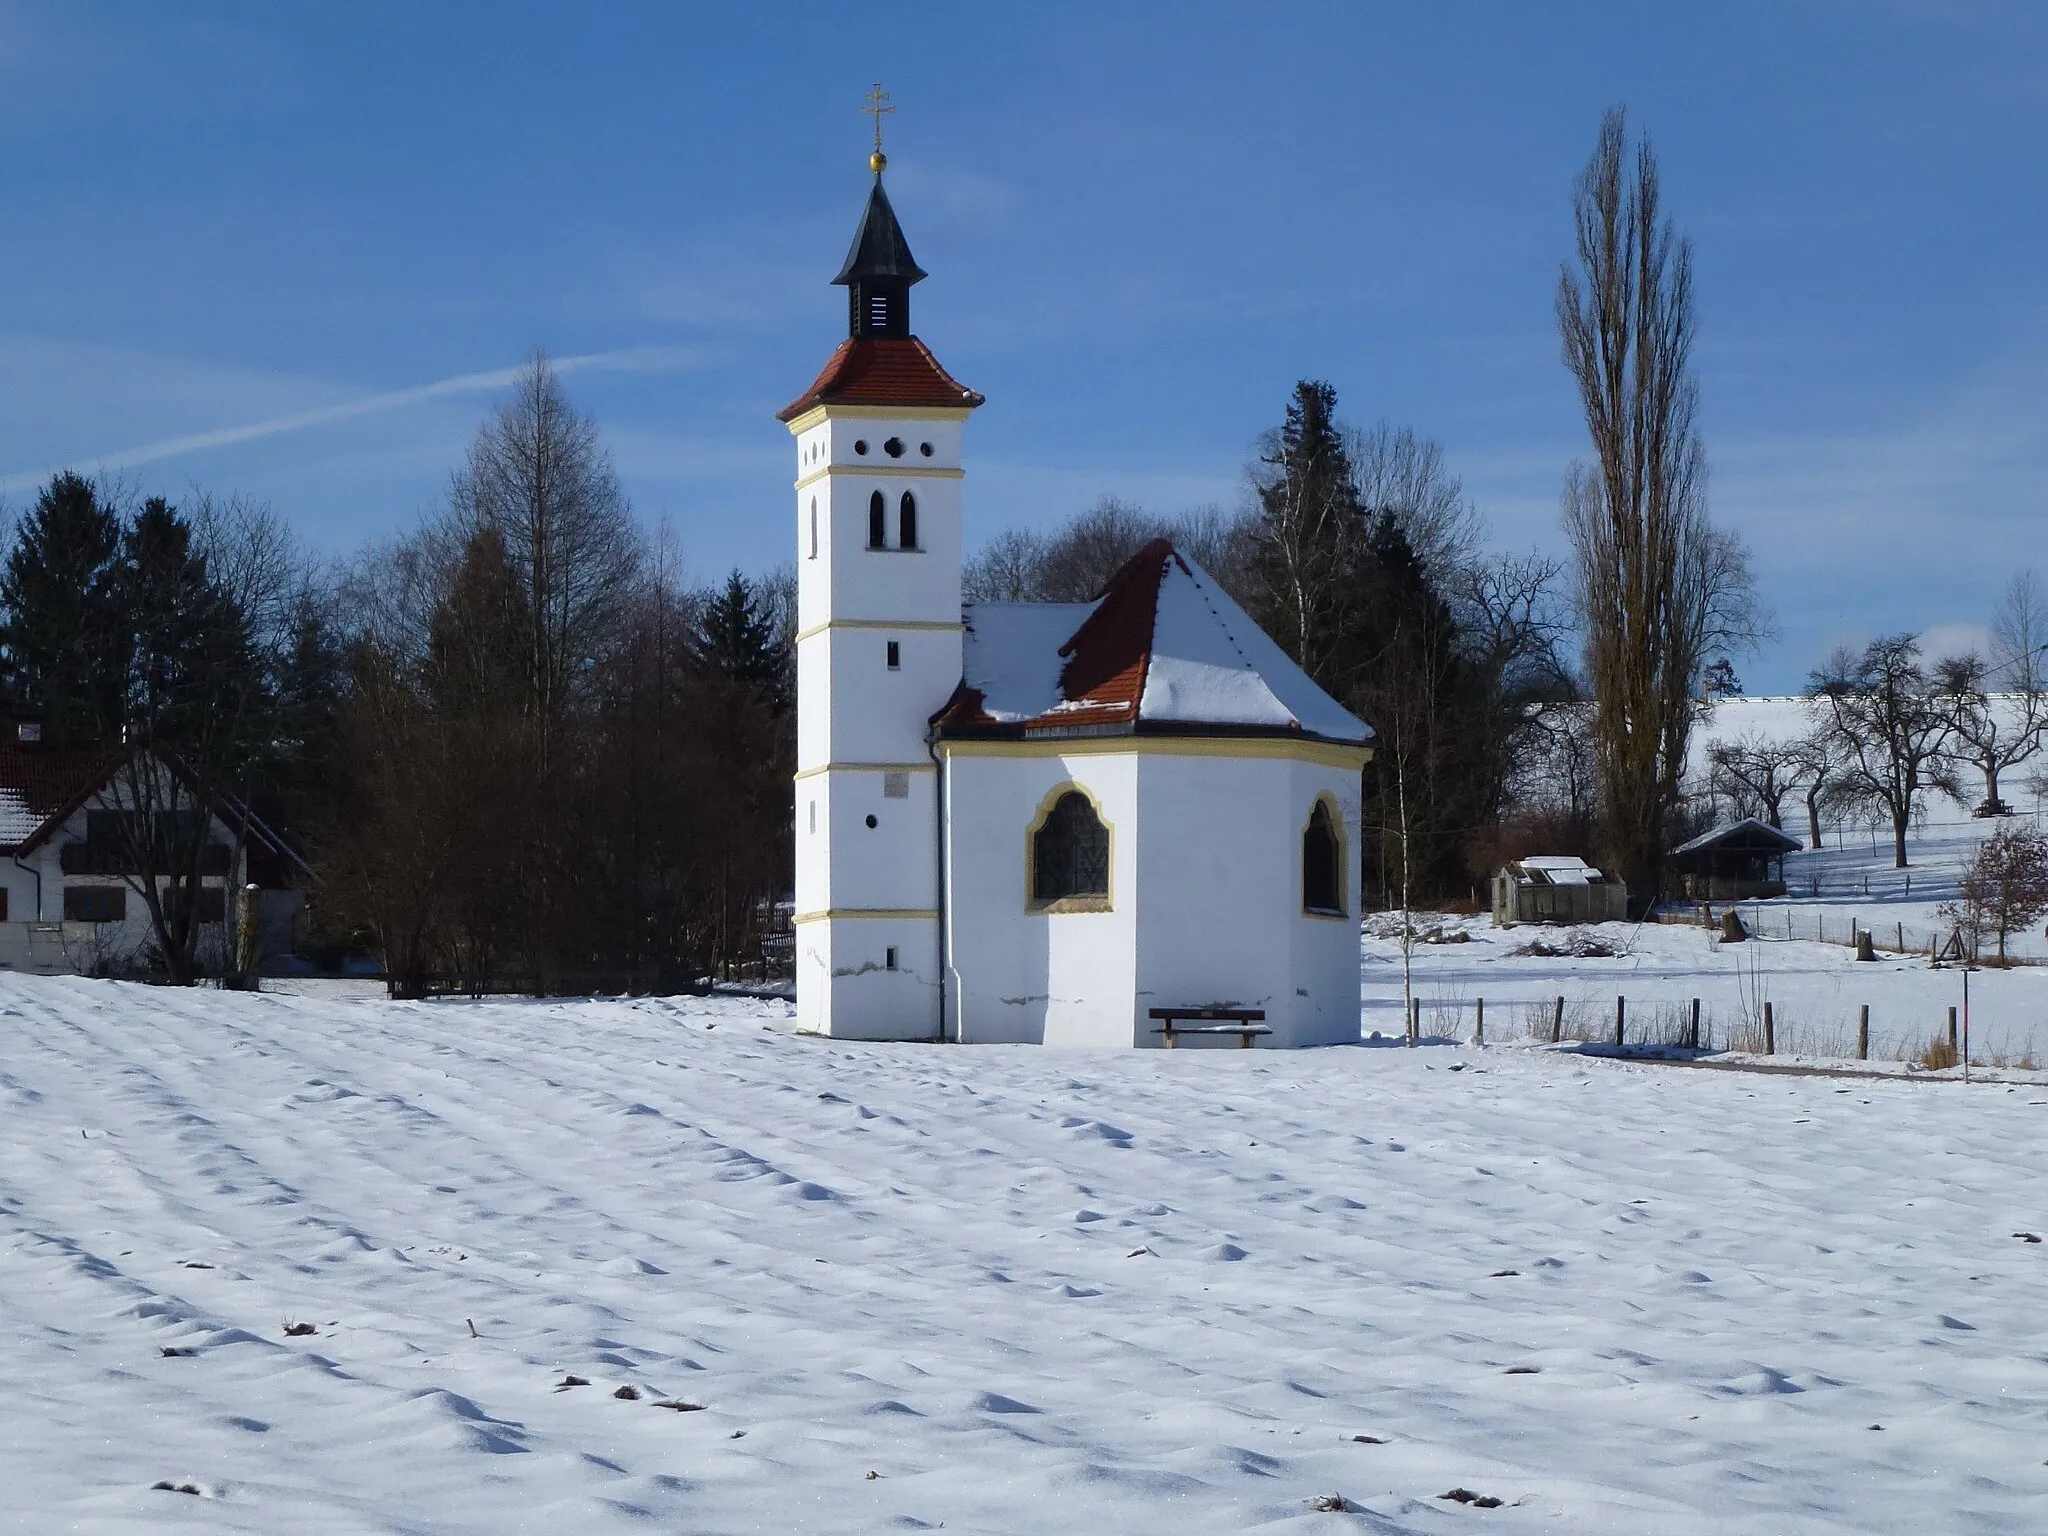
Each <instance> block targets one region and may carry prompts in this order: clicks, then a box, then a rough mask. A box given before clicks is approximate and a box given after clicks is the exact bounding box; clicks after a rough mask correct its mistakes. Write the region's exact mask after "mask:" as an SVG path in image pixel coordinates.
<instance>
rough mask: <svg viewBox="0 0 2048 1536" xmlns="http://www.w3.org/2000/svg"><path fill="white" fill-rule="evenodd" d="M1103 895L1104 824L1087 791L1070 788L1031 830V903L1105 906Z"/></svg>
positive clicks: (1105, 869) (1105, 876)
mask: <svg viewBox="0 0 2048 1536" xmlns="http://www.w3.org/2000/svg"><path fill="white" fill-rule="evenodd" d="M1108 897H1109V828H1107V827H1105V826H1104V825H1103V824H1102V818H1101V817H1099V816H1097V815H1096V814H1095V807H1094V805H1093V804H1091V803H1090V802H1089V799H1088V797H1087V796H1086V795H1084V794H1082V793H1081V791H1079V790H1078V789H1070V790H1068V791H1066V792H1065V793H1064V794H1062V795H1061V796H1060V797H1059V798H1058V799H1057V800H1055V801H1054V802H1053V804H1052V808H1051V809H1050V810H1049V811H1047V812H1046V814H1045V819H1044V820H1043V821H1041V822H1040V823H1039V824H1038V826H1037V828H1036V830H1034V831H1033V833H1032V835H1031V900H1032V904H1033V905H1034V906H1040V907H1045V906H1050V905H1052V904H1053V903H1055V902H1070V901H1071V902H1079V903H1086V904H1088V905H1095V906H1107V905H1108ZM1091 898H1092V900H1091Z"/></svg>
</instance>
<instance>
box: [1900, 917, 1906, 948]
mask: <svg viewBox="0 0 2048 1536" xmlns="http://www.w3.org/2000/svg"><path fill="white" fill-rule="evenodd" d="M1898 929H1899V944H1898V949H1899V953H1900V954H1902V955H1903V954H1904V953H1905V952H1906V925H1905V924H1904V923H1900V924H1899V925H1898Z"/></svg>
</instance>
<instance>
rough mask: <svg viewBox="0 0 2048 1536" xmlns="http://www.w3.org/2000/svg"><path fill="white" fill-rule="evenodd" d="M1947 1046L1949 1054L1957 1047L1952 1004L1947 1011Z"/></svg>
mask: <svg viewBox="0 0 2048 1536" xmlns="http://www.w3.org/2000/svg"><path fill="white" fill-rule="evenodd" d="M1948 1048H1949V1051H1950V1053H1951V1054H1953V1053H1954V1052H1955V1050H1956V1049H1957V1040H1956V1011H1955V1008H1954V1007H1953V1006H1951V1007H1950V1008H1949V1011H1948Z"/></svg>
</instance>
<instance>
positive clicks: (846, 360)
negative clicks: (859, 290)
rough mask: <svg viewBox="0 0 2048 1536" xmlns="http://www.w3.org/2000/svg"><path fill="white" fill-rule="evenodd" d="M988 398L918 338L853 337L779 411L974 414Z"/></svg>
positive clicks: (782, 416)
mask: <svg viewBox="0 0 2048 1536" xmlns="http://www.w3.org/2000/svg"><path fill="white" fill-rule="evenodd" d="M981 403H982V397H981V396H980V395H978V394H976V393H975V392H974V391H973V390H971V389H969V388H968V387H967V386H966V385H965V384H962V383H961V382H960V381H959V380H958V379H956V378H954V377H953V376H952V375H951V374H950V373H948V372H946V370H945V369H944V368H941V367H940V366H939V360H938V359H937V358H936V357H933V356H932V353H931V348H929V347H927V346H926V345H925V344H924V343H923V342H921V341H919V340H918V339H917V338H916V337H915V336H910V337H905V338H899V339H891V338H885V337H880V336H860V337H853V338H850V339H848V340H846V341H842V342H841V343H840V344H839V350H838V351H836V352H834V353H833V354H832V356H831V358H830V359H829V360H828V361H827V362H826V364H825V368H824V371H823V372H821V373H820V374H819V375H818V377H817V378H816V379H815V380H814V381H813V382H812V384H811V387H810V388H809V389H807V390H805V391H804V392H803V393H802V394H801V395H799V396H797V398H796V399H794V400H792V401H791V402H790V403H789V404H788V405H786V406H784V407H783V408H782V410H781V411H779V412H777V413H776V420H778V421H794V420H795V419H796V418H797V417H799V416H801V415H803V413H804V412H805V411H808V410H810V409H811V408H812V407H814V406H819V405H918V406H953V407H964V408H966V409H968V410H972V409H973V408H974V407H975V406H977V405H980V404H981Z"/></svg>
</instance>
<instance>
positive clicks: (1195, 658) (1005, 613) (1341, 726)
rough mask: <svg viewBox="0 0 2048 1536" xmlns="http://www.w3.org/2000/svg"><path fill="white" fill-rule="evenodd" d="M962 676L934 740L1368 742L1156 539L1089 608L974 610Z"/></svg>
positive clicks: (1221, 595) (1246, 619)
mask: <svg viewBox="0 0 2048 1536" xmlns="http://www.w3.org/2000/svg"><path fill="white" fill-rule="evenodd" d="M963 671H964V676H963V678H962V681H961V686H960V690H959V692H957V693H956V694H955V695H954V697H953V700H952V702H951V703H949V704H948V705H947V706H946V708H945V709H944V710H942V711H940V713H939V714H938V715H937V716H936V717H935V718H936V721H937V724H938V725H939V727H940V728H941V730H942V731H943V730H946V729H948V728H952V729H956V730H957V729H960V728H968V729H972V728H973V727H976V726H982V727H986V726H1015V727H1017V728H1019V729H1020V730H1027V731H1029V730H1041V731H1043V730H1056V729H1061V728H1070V729H1071V728H1076V727H1082V726H1097V725H1099V726H1117V725H1125V726H1132V727H1136V726H1141V725H1146V724H1156V725H1161V726H1172V727H1179V728H1199V727H1203V726H1213V727H1216V728H1218V729H1221V730H1225V731H1229V730H1256V731H1279V732H1290V733H1296V734H1300V735H1304V736H1311V737H1315V738H1318V739H1321V740H1325V741H1339V742H1348V743H1356V744H1358V745H1364V744H1365V743H1366V742H1369V741H1370V740H1372V731H1371V729H1370V727H1368V726H1367V725H1366V724H1365V723H1364V722H1363V721H1361V720H1359V719H1358V718H1357V717H1356V716H1355V715H1353V714H1352V713H1351V712H1350V711H1349V710H1347V709H1345V708H1344V707H1343V706H1342V705H1340V704H1339V703H1338V702H1337V701H1336V700H1335V699H1333V698H1331V697H1330V696H1329V695H1328V694H1327V693H1325V692H1323V690H1322V689H1321V688H1319V687H1317V686H1316V684H1315V683H1314V682H1313V681H1311V680H1310V678H1309V676H1308V674H1307V673H1305V672H1303V671H1302V670H1301V668H1300V667H1298V666H1296V665H1295V664H1294V662H1293V661H1292V660H1291V659H1290V658H1289V657H1288V656H1287V654H1286V652H1284V651H1282V650H1281V649H1280V647H1279V646H1278V645H1276V644H1274V643H1273V641H1272V639H1271V638H1270V637H1269V636H1268V635H1267V634H1266V633H1265V631H1264V630H1262V629H1260V628H1259V626H1258V625H1257V624H1255V623H1253V622H1252V619H1251V617H1250V615H1248V614H1247V613H1246V612H1245V611H1244V610H1243V609H1242V608H1240V607H1239V606H1238V605H1237V604H1236V603H1235V602H1233V601H1232V600H1231V598H1230V597H1229V596H1228V595H1227V594H1226V593H1225V592H1224V591H1223V590H1222V588H1220V587H1219V586H1217V585H1216V583H1215V582H1214V581H1213V580H1212V579H1211V578H1210V577H1209V575H1208V574H1207V573H1206V572H1205V571H1203V570H1202V569H1201V567H1200V566H1197V565H1195V564H1194V563H1193V562H1192V561H1190V560H1188V559H1187V558H1186V557H1185V556H1184V555H1181V554H1179V553H1178V552H1177V551H1176V550H1175V549H1174V548H1173V546H1172V545H1171V544H1169V543H1168V542H1167V541H1166V540H1164V539H1155V540H1153V541H1152V542H1151V543H1150V544H1147V545H1146V546H1145V547H1144V548H1143V549H1141V550H1139V551H1138V553H1137V554H1135V555H1133V556H1132V557H1131V558H1130V560H1128V561H1127V562H1125V564H1124V566H1123V567H1122V568H1121V569H1120V570H1119V571H1118V572H1117V573H1116V575H1114V576H1113V577H1111V578H1110V580H1109V584H1108V585H1107V586H1106V587H1105V588H1104V589H1103V591H1102V595H1101V596H1100V597H1098V598H1096V599H1095V601H1094V602H1092V603H974V604H970V605H969V607H968V609H967V644H966V656H965V664H964V668H963Z"/></svg>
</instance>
